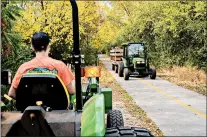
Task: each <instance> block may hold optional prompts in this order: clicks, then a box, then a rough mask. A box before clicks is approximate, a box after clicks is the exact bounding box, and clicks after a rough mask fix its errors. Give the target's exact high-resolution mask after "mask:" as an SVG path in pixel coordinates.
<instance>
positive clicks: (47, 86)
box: [16, 73, 70, 112]
mask: <svg viewBox="0 0 207 137" xmlns="http://www.w3.org/2000/svg"><path fill="white" fill-rule="evenodd" d="M37 101H42V105H45V106H47V107H50V108H52V110H65V109H67V108H68V107H69V104H70V100H69V94H68V91H67V89H66V87H65V85H64V84H63V82H62V80H61V79H60V78H59V77H58V75H56V74H52V73H27V74H24V75H23V76H22V78H21V80H20V83H19V86H18V88H17V90H16V108H17V110H18V111H22V112H23V111H24V110H25V109H26V108H27V107H28V106H36V102H37Z"/></svg>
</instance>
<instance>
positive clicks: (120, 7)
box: [100, 1, 207, 69]
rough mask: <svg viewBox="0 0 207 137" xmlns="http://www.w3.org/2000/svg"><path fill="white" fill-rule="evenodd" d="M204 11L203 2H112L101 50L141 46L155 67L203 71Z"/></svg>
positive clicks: (206, 51)
mask: <svg viewBox="0 0 207 137" xmlns="http://www.w3.org/2000/svg"><path fill="white" fill-rule="evenodd" d="M206 8H207V7H206V3H205V2H204V1H198V2H194V1H189V2H187V1H185V2H182V1H181V2H179V1H171V2H158V1H156V2H155V1H154V2H153V1H150V2H138V1H137V2H134V1H127V2H123V1H121V2H114V1H113V2H111V6H109V7H108V10H109V12H107V14H106V18H105V23H104V24H103V25H102V26H101V27H103V30H104V29H106V27H105V26H106V25H107V24H108V25H107V27H108V28H110V29H108V30H109V31H108V32H105V33H106V34H107V35H105V36H104V37H105V39H102V40H103V41H102V42H101V43H103V44H102V47H105V48H107V49H109V48H108V47H107V46H109V45H110V46H111V45H112V46H119V45H120V44H121V43H122V42H144V43H145V44H146V46H147V48H148V53H149V58H150V60H151V62H152V63H153V64H154V65H155V66H156V67H168V66H169V67H170V66H172V65H179V66H184V65H190V66H197V67H198V68H203V69H206V66H207V55H206V54H207V46H206V43H207V42H206V35H207V31H206V19H207V16H206V15H207V13H206ZM100 32H101V31H100ZM108 33H110V34H111V35H109V34H108ZM108 39H109V40H108Z"/></svg>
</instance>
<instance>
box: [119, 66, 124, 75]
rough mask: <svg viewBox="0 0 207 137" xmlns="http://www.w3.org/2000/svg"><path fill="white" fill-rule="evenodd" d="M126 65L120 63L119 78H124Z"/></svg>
mask: <svg viewBox="0 0 207 137" xmlns="http://www.w3.org/2000/svg"><path fill="white" fill-rule="evenodd" d="M123 73H124V63H123V62H120V63H119V65H118V74H119V77H123V76H124V74H123Z"/></svg>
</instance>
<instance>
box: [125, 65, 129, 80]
mask: <svg viewBox="0 0 207 137" xmlns="http://www.w3.org/2000/svg"><path fill="white" fill-rule="evenodd" d="M124 80H129V70H128V69H127V68H126V69H124Z"/></svg>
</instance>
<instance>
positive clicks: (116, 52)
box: [110, 47, 123, 73]
mask: <svg viewBox="0 0 207 137" xmlns="http://www.w3.org/2000/svg"><path fill="white" fill-rule="evenodd" d="M122 57H123V49H121V48H118V47H115V48H114V49H111V50H110V59H111V63H112V70H115V72H116V73H118V65H119V62H121V61H122Z"/></svg>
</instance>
